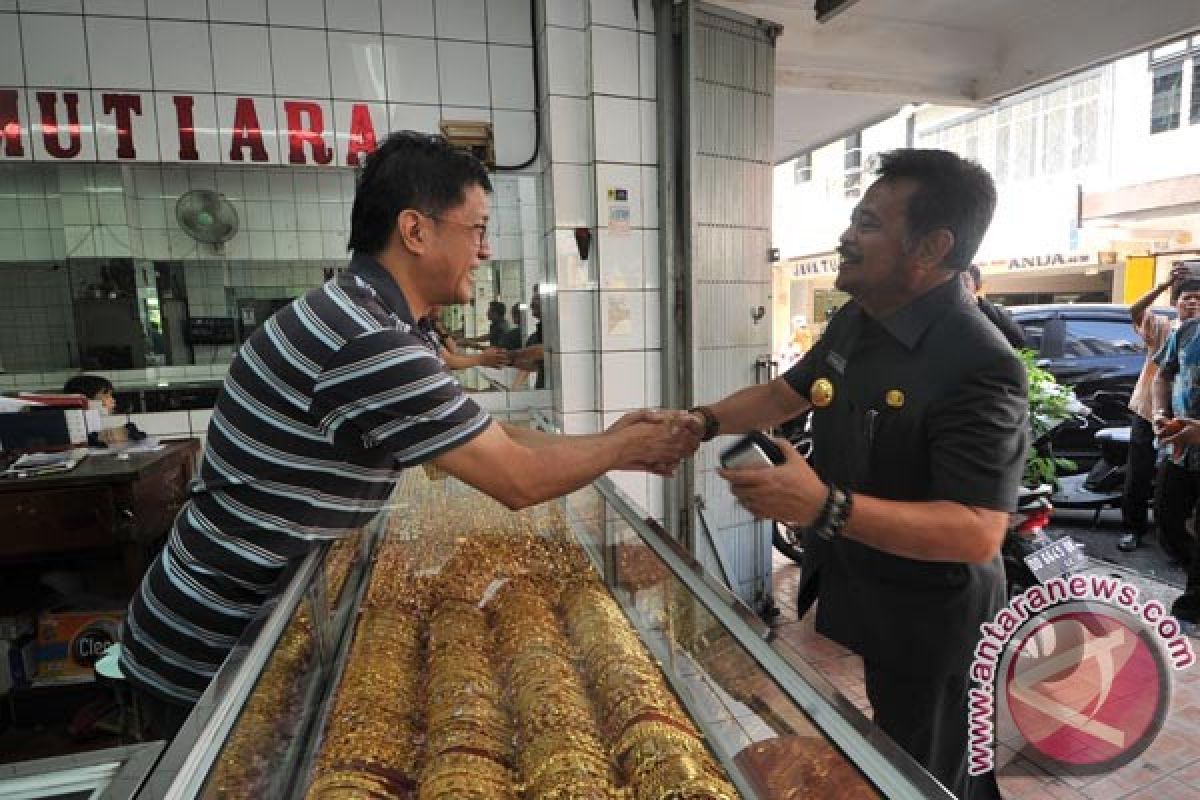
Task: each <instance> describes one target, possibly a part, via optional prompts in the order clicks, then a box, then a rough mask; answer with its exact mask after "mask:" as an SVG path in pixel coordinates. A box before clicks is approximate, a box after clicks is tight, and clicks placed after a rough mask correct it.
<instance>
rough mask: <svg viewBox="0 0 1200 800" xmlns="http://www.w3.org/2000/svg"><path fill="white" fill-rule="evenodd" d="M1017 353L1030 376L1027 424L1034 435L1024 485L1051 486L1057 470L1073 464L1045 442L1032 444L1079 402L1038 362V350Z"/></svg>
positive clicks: (1055, 481)
mask: <svg viewBox="0 0 1200 800" xmlns="http://www.w3.org/2000/svg"><path fill="white" fill-rule="evenodd" d="M1018 355H1019V356H1020V357H1021V363H1022V364H1023V365H1024V366H1025V374H1026V375H1027V376H1028V378H1029V427H1030V430H1031V432H1032V434H1033V438H1032V440H1031V441H1030V446H1029V455H1028V456H1027V457H1026V459H1025V474H1024V476H1023V478H1022V480H1023V481H1024V482H1025V485H1027V486H1037V485H1039V484H1043V483H1049V484H1051V485H1054V484H1057V482H1058V473H1059V471H1060V470H1074V469H1076V464H1075V462H1074V461H1072V460H1071V459H1069V458H1058V457H1057V456H1055V455H1054V451H1053V450H1051V449H1050V447H1049V444H1048V443H1042V444H1041V445H1038V444H1035V443H1037V442H1038V441H1039V440H1040V439H1041V438H1042V437H1043V436H1045V435H1046V434H1047V433H1049V432H1050V431H1051V430H1053V429H1054V428H1055V427H1057V426H1058V425H1059V424H1061V423H1062V421H1063V420H1065V419H1067V418H1069V417H1070V416H1071V413H1072V412H1071V407H1072V406H1073V405H1074V404H1075V403H1076V402H1078V401H1077V400H1076V399H1075V392H1074V390H1072V389H1071V387H1070V386H1064V385H1063V384H1061V383H1059V382H1058V381H1057V380H1055V379H1054V376H1053V375H1051V374H1050V373H1049V372H1047V371H1046V370H1044V369H1042V368H1041V367H1039V366H1038V365H1037V358H1038V356H1037V353H1035V352H1034V351H1032V350H1019V351H1018Z"/></svg>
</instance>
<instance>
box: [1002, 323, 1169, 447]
mask: <svg viewBox="0 0 1200 800" xmlns="http://www.w3.org/2000/svg"><path fill="white" fill-rule="evenodd" d="M1009 311H1010V312H1011V313H1012V316H1013V319H1014V320H1016V322H1017V324H1018V325H1020V326H1021V329H1022V330H1023V331H1024V332H1025V339H1026V341H1027V342H1028V346H1029V348H1030V349H1031V350H1033V351H1035V352H1036V353H1037V354H1038V366H1040V367H1042V368H1043V369H1045V370H1046V371H1048V372H1050V374H1052V375H1053V376H1054V377H1055V378H1056V379H1057V380H1058V382H1059V383H1064V384H1068V385H1070V386H1072V387H1074V389H1075V394H1076V396H1078V397H1079V399H1080V400H1082V401H1083V402H1084V403H1087V404H1088V405H1089V406H1091V407H1092V410H1093V411H1094V412H1095V413H1096V414H1097V415H1098V416H1099V417H1100V420H1097V422H1101V420H1102V421H1103V422H1102V423H1101V426H1104V425H1107V424H1114V425H1125V424H1128V419H1129V411H1128V410H1127V409H1126V408H1125V403H1126V402H1127V400H1128V398H1129V395H1130V394H1131V393H1132V392H1133V387H1134V384H1136V383H1137V379H1138V374H1139V373H1140V372H1141V370H1142V364H1143V363H1144V362H1145V359H1146V357H1147V353H1146V351H1145V347H1144V346H1143V344H1142V339H1141V337H1140V336H1138V334H1137V331H1135V330H1134V328H1133V322H1132V320H1131V319H1130V316H1129V306H1126V305H1115V304H1110V303H1056V304H1048V305H1039V306H1014V307H1012V308H1010V309H1009ZM1151 311H1152V313H1155V314H1162V315H1164V316H1166V317H1167V318H1169V319H1174V318H1175V316H1176V314H1175V309H1173V308H1162V307H1158V306H1156V307H1154V308H1152V309H1151ZM1150 355H1153V354H1150ZM1093 398H1100V399H1099V400H1094V399H1093ZM1096 427H1097V426H1096V425H1089V426H1087V427H1078V426H1077V427H1065V428H1063V429H1062V430H1061V431H1060V432H1059V433H1058V434H1056V436H1055V437H1054V442H1053V445H1054V452H1055V454H1056V455H1059V456H1062V457H1064V458H1069V459H1071V460H1073V461H1075V462H1076V463H1077V464H1078V467H1079V469H1080V470H1086V469H1088V468H1089V467H1090V466H1091V465H1092V463H1094V462H1095V461H1096V459H1097V458H1098V457H1099V455H1100V450H1099V446H1098V444H1097V443H1096V441H1095V438H1094V435H1095V428H1096Z"/></svg>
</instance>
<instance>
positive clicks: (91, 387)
mask: <svg viewBox="0 0 1200 800" xmlns="http://www.w3.org/2000/svg"><path fill="white" fill-rule="evenodd" d="M63 394H81V395H83V396H84V397H86V398H87V399H88V407H89V410H90V411H93V412H95V413H96V415H97V416H98V417H99V418H100V426H101V427H100V428H99V430H90V426H89V430H88V446H89V447H108V446H109V445H110V444H119V443H120V442H124V441H134V442H137V441H141V440H142V439H145V438H146V434H145V433H143V432H142V431H141V430H140V429H139V428H138V427H137V426H136V425H134V424H133V423H132V422H127V423H125V424H124V425H120V424H117V425H112V426H107V425H105V424H104V422H105V420H104V418H105V417H111V416H113V414H114V413H115V412H116V410H117V399H116V397H114V396H113V385H112V381H110V380H109V379H108V378H105V377H102V376H100V375H76V376H74V377H73V378H68V379H67V382H66V383H65V384H63Z"/></svg>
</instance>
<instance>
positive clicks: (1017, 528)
mask: <svg viewBox="0 0 1200 800" xmlns="http://www.w3.org/2000/svg"><path fill="white" fill-rule="evenodd" d="M1053 491H1054V487H1052V486H1051V485H1050V484H1048V483H1043V484H1041V485H1040V486H1037V487H1034V488H1030V487H1027V486H1022V487H1021V488H1020V489H1019V490H1018V491H1017V507H1016V510H1015V511H1013V512H1012V513H1010V514H1009V515H1008V527H1007V528H1006V529H1005V532H1004V543H1003V544H1002V545H1001V546H1000V557H1001V558H1002V559H1003V561H1004V584H1005V588H1006V589H1007V591H1008V596H1009V597H1014V596H1016V595H1018V594H1020V593H1021V592H1023V591H1025V590H1026V589H1028V588H1030V587H1032V586H1037V584H1038V583H1039V581H1038V579H1037V576H1036V575H1034V573H1033V570H1032V569H1030V567H1029V564H1028V562H1026V561H1025V559H1026V557H1027V556H1030V555H1032V554H1034V553H1036V552H1037V551H1038V550H1041V549H1042V548H1043V547H1046V546H1048V545H1050V544H1053V540H1052V539H1051V538H1050V536H1049V535H1048V534H1047V533H1046V528H1047V526H1049V525H1050V517H1051V516H1052V515H1053V514H1054V504H1053V503H1052V502H1051V500H1050V496H1051V494H1052V492H1053Z"/></svg>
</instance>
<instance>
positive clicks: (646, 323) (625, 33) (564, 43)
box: [539, 0, 662, 497]
mask: <svg viewBox="0 0 1200 800" xmlns="http://www.w3.org/2000/svg"><path fill="white" fill-rule="evenodd" d="M634 5H635V4H634V3H630V2H600V0H595V1H594V2H587V0H573V1H572V0H545V3H544V7H543V11H544V14H543V15H542V19H543V20H544V25H543V27H542V28H541V29H540V31H539V40H540V41H542V42H544V50H543V52H544V53H545V58H544V63H543V69H544V73H543V77H544V83H543V91H544V93H545V94H544V97H543V108H544V109H545V119H544V120H543V133H544V135H545V138H546V144H547V149H548V151H549V155H550V161H551V169H550V175H549V177H548V179H547V181H546V185H547V203H548V209H547V210H548V215H549V218H548V220H547V226H546V227H547V243H546V249H547V252H549V253H552V254H553V264H554V269H555V278H556V286H557V291H558V294H557V298H556V303H555V306H556V310H557V323H558V324H557V325H555V326H552V328H551V331H550V332H551V334H552V336H551V347H552V348H556V349H557V354H556V358H555V360H554V361H553V362H552V364H553V365H554V366H555V367H556V368H557V369H558V370H560V371H559V372H558V373H556V379H557V381H558V382H559V383H560V384H561V386H560V388H559V389H558V390H557V392H556V398H557V400H558V403H557V405H556V410H558V411H559V412H560V413H562V414H564V415H567V416H566V417H564V421H566V420H567V417H569V416H570V415H578V414H581V413H587V412H592V411H594V412H597V413H598V414H600V415H601V416H603V417H611V418H612V419H615V418H616V417H619V416H620V413H621V412H623V411H626V410H631V409H637V408H642V407H645V406H646V405H652V404H656V403H659V402H661V394H662V392H661V381H662V378H661V368H662V359H661V349H660V348H661V339H662V336H661V328H662V324H661V311H660V304H661V293H660V291H659V289H658V287H659V285H660V281H659V279H658V264H659V259H658V243H659V235H658V230H657V228H658V208H657V202H658V187H657V175H658V171H657V161H656V159H657V143H656V141H655V138H656V137H657V120H656V118H655V113H656V104H655V101H654V97H655V85H654V81H655V71H654V65H653V63H652V62H653V58H654V46H653V36H652V34H650V33H648V32H647V31H652V30H653V8H652V4H651V3H649V2H645V0H640V1H639V2H638V3H637V4H636V6H637V12H638V13H637V14H636V16H635V13H634ZM581 54H582V56H583V57H581ZM618 189H619V190H622V191H623V192H624V193H625V196H626V199H625V200H624V201H622V202H621V203H620V206H621V209H620V210H625V209H627V210H628V212H629V218H628V224H627V225H620V224H617V225H610V220H611V219H612V216H613V212H614V211H615V210H617V209H614V208H613V207H611V204H610V190H618ZM577 227H586V228H588V229H589V230H590V232H591V235H592V241H591V252H590V254H589V257H588V259H587V260H586V261H584V260H582V259H580V257H579V253H578V248H577V246H576V241H575V229H576V228H577ZM571 419H572V420H574V421H575V423H576V424H578V417H571ZM629 480H633V479H629ZM635 483H637V484H638V485H637V487H636V488H637V491H636V494H637V495H638V496H639V497H644V496H645V494H646V487H647V484H646V483H645V482H644V481H641V482H638V481H635ZM656 491H657V490H656Z"/></svg>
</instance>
